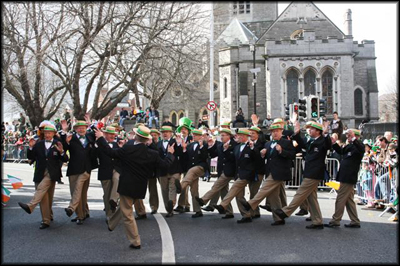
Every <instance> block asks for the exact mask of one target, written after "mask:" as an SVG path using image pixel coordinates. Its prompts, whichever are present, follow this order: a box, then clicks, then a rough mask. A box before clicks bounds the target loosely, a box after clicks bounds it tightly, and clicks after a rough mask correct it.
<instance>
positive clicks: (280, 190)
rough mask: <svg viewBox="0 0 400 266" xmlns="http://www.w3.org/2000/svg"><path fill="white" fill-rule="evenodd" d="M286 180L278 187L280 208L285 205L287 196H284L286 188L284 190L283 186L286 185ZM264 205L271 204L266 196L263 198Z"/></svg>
mask: <svg viewBox="0 0 400 266" xmlns="http://www.w3.org/2000/svg"><path fill="white" fill-rule="evenodd" d="M285 183H286V181H284V182H283V183H282V184H281V187H280V189H279V199H280V200H281V205H282V208H283V207H286V206H287V198H286V190H285V186H286V184H285ZM265 205H269V206H271V203H270V202H269V200H268V197H267V198H266V199H265Z"/></svg>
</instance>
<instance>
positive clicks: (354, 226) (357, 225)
mask: <svg viewBox="0 0 400 266" xmlns="http://www.w3.org/2000/svg"><path fill="white" fill-rule="evenodd" d="M344 227H347V228H360V227H361V225H359V224H345V225H344Z"/></svg>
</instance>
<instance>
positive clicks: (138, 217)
mask: <svg viewBox="0 0 400 266" xmlns="http://www.w3.org/2000/svg"><path fill="white" fill-rule="evenodd" d="M143 219H147V215H146V214H143V215H138V216H136V217H135V220H143Z"/></svg>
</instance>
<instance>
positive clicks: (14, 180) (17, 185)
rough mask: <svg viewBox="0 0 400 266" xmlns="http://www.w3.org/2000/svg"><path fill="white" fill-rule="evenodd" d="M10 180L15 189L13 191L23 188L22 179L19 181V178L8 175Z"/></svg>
mask: <svg viewBox="0 0 400 266" xmlns="http://www.w3.org/2000/svg"><path fill="white" fill-rule="evenodd" d="M7 178H8V180H10V183H11V185H12V187H13V189H17V188H20V187H22V186H23V184H22V179H19V178H18V177H15V176H11V175H7Z"/></svg>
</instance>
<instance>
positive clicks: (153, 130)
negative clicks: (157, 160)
mask: <svg viewBox="0 0 400 266" xmlns="http://www.w3.org/2000/svg"><path fill="white" fill-rule="evenodd" d="M150 133H157V134H158V135H161V133H160V131H158V130H157V129H155V128H152V129H151V130H150Z"/></svg>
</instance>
